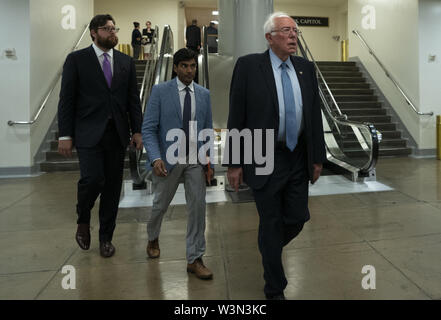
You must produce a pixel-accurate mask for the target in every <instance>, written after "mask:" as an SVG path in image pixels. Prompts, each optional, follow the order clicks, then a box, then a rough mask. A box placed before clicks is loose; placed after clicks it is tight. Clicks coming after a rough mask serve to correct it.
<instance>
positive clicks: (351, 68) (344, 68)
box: [319, 65, 359, 72]
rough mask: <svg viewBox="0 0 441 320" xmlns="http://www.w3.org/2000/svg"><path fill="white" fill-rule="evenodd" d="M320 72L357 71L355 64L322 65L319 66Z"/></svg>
mask: <svg viewBox="0 0 441 320" xmlns="http://www.w3.org/2000/svg"><path fill="white" fill-rule="evenodd" d="M319 69H320V71H321V72H323V71H359V69H358V67H357V66H346V65H342V66H334V65H322V66H319Z"/></svg>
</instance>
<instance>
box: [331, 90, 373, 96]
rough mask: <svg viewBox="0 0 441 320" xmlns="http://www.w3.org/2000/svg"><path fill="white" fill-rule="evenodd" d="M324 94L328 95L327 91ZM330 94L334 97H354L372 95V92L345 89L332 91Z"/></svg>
mask: <svg viewBox="0 0 441 320" xmlns="http://www.w3.org/2000/svg"><path fill="white" fill-rule="evenodd" d="M325 92H326V94H329V93H328V92H327V91H325ZM331 93H332V94H333V95H334V96H343V95H344V96H354V95H373V94H374V90H372V89H365V88H351V89H349V88H345V89H335V88H334V89H332V88H331Z"/></svg>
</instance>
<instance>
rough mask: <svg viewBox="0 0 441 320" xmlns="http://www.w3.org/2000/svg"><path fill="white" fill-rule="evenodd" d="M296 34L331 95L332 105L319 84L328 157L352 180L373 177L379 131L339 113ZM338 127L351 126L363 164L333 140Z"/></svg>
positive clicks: (379, 138) (303, 52)
mask: <svg viewBox="0 0 441 320" xmlns="http://www.w3.org/2000/svg"><path fill="white" fill-rule="evenodd" d="M299 36H300V38H299V41H298V46H299V49H300V52H301V54H302V56H303V57H304V58H305V59H307V60H310V61H311V62H312V63H313V64H314V66H315V69H316V72H317V77H318V78H319V79H320V80H321V81H322V83H323V84H324V87H325V90H326V93H327V94H328V97H330V100H331V102H332V104H333V108H331V106H330V105H329V103H328V100H327V99H326V96H325V93H324V92H323V89H322V86H320V85H319V86H318V89H319V96H320V98H321V100H322V103H323V106H324V108H323V109H322V113H323V115H324V119H323V120H324V124H325V125H324V131H325V142H326V148H327V151H328V160H329V161H331V162H333V163H334V164H336V165H338V166H339V167H342V168H344V169H346V170H348V171H350V172H351V174H352V180H354V181H355V180H357V179H358V177H359V176H364V177H368V176H369V177H370V176H374V175H375V166H376V163H377V159H378V154H379V143H380V141H381V133H379V132H378V131H377V130H376V129H375V126H374V125H373V124H371V123H361V122H356V121H349V120H347V115H345V114H343V113H342V112H341V110H340V107H339V106H338V103H337V101H336V100H335V97H334V95H333V94H332V92H331V90H330V88H329V86H328V84H327V82H326V80H325V78H324V76H323V74H322V72H321V71H320V68H319V66H318V65H317V63H316V61H315V59H314V57H313V55H312V53H311V51H310V50H309V48H308V45H307V43H306V41H305V39H304V37H303V35H302V34H301V32H299ZM300 39H301V41H300ZM305 48H306V49H305ZM333 110H336V111H337V114H335V112H333ZM328 119H329V120H330V121H331V124H330V125H329V123H328ZM340 127H350V128H351V129H352V131H353V132H354V135H355V137H356V140H357V142H358V143H359V145H360V147H361V149H362V150H363V151H364V152H365V153H366V154H367V155H368V159H367V160H363V161H362V163H356V162H355V161H353V160H352V159H350V158H349V157H348V156H347V155H346V154H345V150H343V148H342V146H341V145H338V141H337V140H336V139H335V136H334V134H333V132H332V129H333V128H334V129H336V131H337V132H336V135H337V137H343V136H344V135H345V134H344V133H343V132H342V130H341V128H340ZM363 132H364V134H363Z"/></svg>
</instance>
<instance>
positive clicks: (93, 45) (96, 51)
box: [92, 43, 113, 58]
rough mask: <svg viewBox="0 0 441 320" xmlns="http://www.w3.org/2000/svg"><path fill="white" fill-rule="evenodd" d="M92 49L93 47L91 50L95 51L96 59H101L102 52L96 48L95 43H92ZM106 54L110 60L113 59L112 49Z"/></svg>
mask: <svg viewBox="0 0 441 320" xmlns="http://www.w3.org/2000/svg"><path fill="white" fill-rule="evenodd" d="M92 47H93V50H95V54H96V56H97V57H101V56H102V55H103V53H104V51H103V50H101V49H100V48H98V46H97V45H96V44H95V43H92ZM107 54H108V55H109V56H110V57H111V58H113V48H112V49H110V50H109V51H107Z"/></svg>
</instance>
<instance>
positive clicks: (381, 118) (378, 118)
mask: <svg viewBox="0 0 441 320" xmlns="http://www.w3.org/2000/svg"><path fill="white" fill-rule="evenodd" d="M348 120H352V121H357V122H371V123H373V124H374V125H375V124H376V123H388V122H390V121H391V116H387V115H374V116H348Z"/></svg>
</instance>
